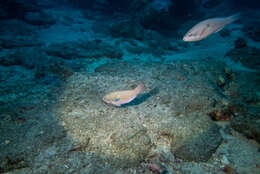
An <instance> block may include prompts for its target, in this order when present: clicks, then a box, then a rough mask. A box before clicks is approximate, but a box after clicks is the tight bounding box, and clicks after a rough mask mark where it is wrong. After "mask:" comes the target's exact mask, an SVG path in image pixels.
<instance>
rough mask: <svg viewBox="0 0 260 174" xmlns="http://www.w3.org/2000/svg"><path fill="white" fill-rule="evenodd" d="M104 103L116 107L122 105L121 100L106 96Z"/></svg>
mask: <svg viewBox="0 0 260 174" xmlns="http://www.w3.org/2000/svg"><path fill="white" fill-rule="evenodd" d="M103 101H104V102H105V103H107V104H112V105H115V106H120V105H121V103H120V98H116V97H114V96H112V95H106V96H104V97H103Z"/></svg>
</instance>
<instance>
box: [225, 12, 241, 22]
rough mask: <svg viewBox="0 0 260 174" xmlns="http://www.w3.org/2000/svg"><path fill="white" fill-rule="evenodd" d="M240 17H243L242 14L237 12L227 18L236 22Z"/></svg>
mask: <svg viewBox="0 0 260 174" xmlns="http://www.w3.org/2000/svg"><path fill="white" fill-rule="evenodd" d="M240 17H241V14H240V13H236V14H234V15H232V16H229V17H227V18H228V22H229V23H232V22H235V21H236V20H238V19H240Z"/></svg>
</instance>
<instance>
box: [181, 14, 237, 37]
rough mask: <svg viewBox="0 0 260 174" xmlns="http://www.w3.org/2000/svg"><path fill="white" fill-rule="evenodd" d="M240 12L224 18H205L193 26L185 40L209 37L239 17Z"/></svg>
mask: <svg viewBox="0 0 260 174" xmlns="http://www.w3.org/2000/svg"><path fill="white" fill-rule="evenodd" d="M239 16H240V15H239V14H235V15H232V16H229V17H224V18H211V19H207V20H204V21H202V22H200V23H198V24H196V25H195V26H194V27H192V28H191V29H190V30H189V31H188V32H187V33H186V34H185V35H184V37H183V41H185V42H192V41H199V40H203V39H205V38H207V37H208V36H210V35H211V34H213V33H217V32H219V31H220V30H222V29H223V28H224V27H225V26H226V25H228V24H230V23H232V22H234V21H236V20H238V19H239Z"/></svg>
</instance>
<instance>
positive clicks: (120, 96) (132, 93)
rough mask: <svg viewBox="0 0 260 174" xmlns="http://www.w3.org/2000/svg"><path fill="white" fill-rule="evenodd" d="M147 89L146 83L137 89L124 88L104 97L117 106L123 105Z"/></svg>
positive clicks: (107, 101)
mask: <svg viewBox="0 0 260 174" xmlns="http://www.w3.org/2000/svg"><path fill="white" fill-rule="evenodd" d="M144 91H145V85H144V83H141V84H139V85H138V86H137V87H136V88H135V89H132V90H122V91H114V92H111V93H109V94H107V95H105V96H104V97H103V101H104V102H106V103H108V104H112V105H115V106H121V105H122V104H126V103H129V102H131V101H132V100H134V99H135V98H136V96H137V95H138V94H140V93H143V92H144Z"/></svg>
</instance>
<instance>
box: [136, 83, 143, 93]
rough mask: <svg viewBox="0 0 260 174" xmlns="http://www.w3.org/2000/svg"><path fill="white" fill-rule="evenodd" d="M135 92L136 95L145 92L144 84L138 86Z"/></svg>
mask: <svg viewBox="0 0 260 174" xmlns="http://www.w3.org/2000/svg"><path fill="white" fill-rule="evenodd" d="M135 91H136V93H137V94H139V93H143V92H144V91H145V85H144V83H141V84H139V85H138V86H137V87H136V88H135Z"/></svg>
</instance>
